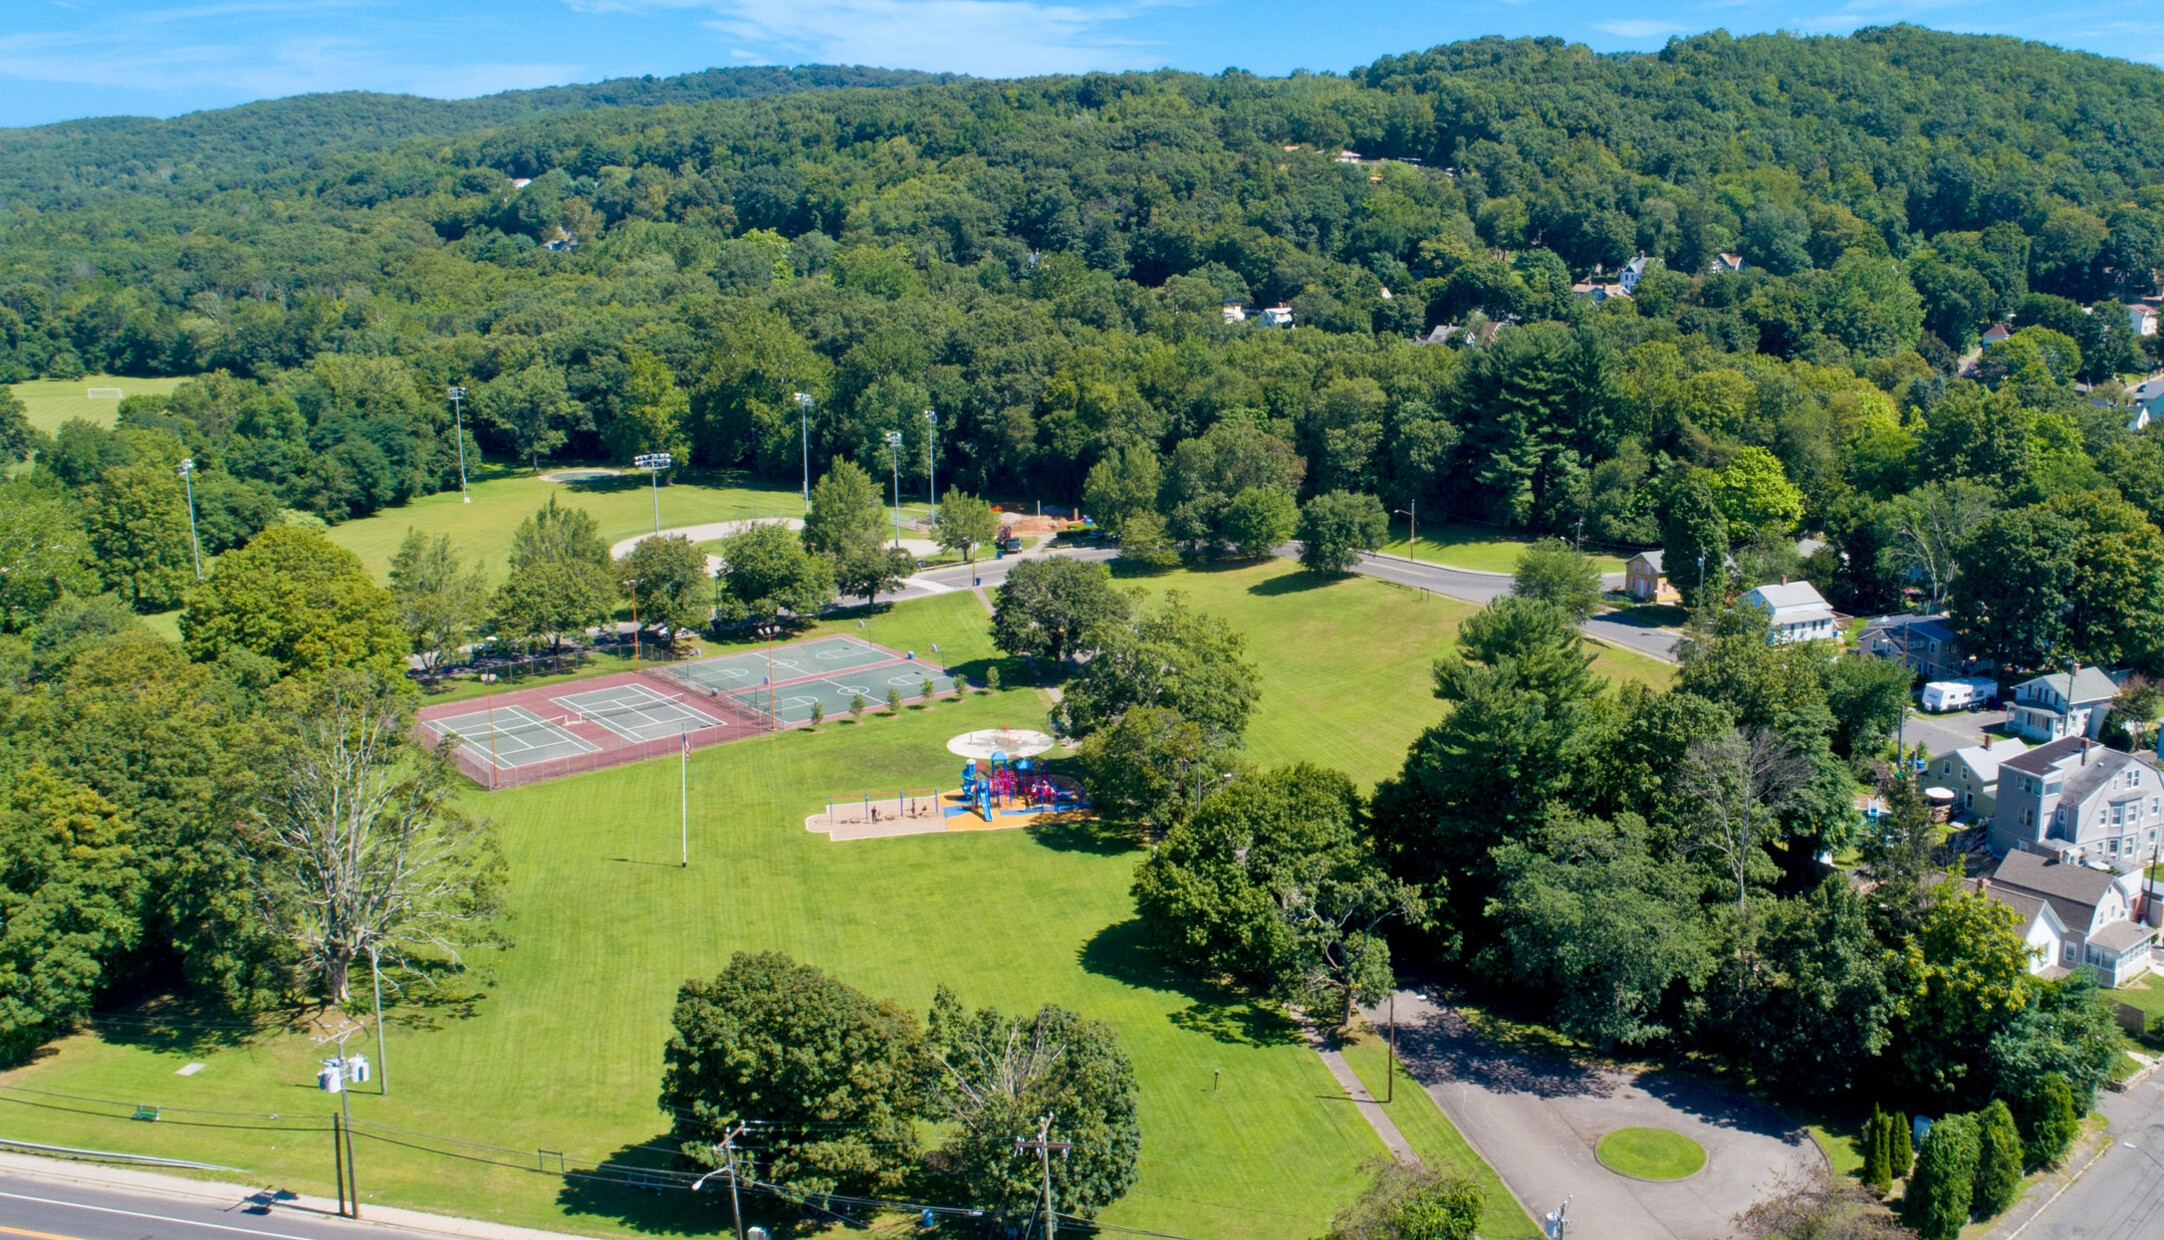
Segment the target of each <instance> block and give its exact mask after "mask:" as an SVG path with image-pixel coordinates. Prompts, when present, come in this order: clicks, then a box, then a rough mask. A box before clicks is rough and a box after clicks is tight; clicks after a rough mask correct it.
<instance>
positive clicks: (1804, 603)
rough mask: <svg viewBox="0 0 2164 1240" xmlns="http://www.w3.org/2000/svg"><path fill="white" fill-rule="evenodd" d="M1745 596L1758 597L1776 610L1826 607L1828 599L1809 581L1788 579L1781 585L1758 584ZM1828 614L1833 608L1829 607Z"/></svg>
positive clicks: (1764, 603)
mask: <svg viewBox="0 0 2164 1240" xmlns="http://www.w3.org/2000/svg"><path fill="white" fill-rule="evenodd" d="M1743 597H1745V598H1756V599H1757V600H1758V601H1759V603H1760V604H1761V605H1763V606H1765V607H1768V608H1771V609H1772V610H1774V611H1780V610H1782V609H1784V608H1789V607H1825V606H1826V600H1825V598H1824V596H1822V595H1820V594H1819V592H1818V590H1817V588H1816V587H1814V586H1813V585H1812V584H1811V583H1810V582H1808V581H1787V582H1782V583H1781V584H1779V585H1771V586H1757V587H1754V588H1752V589H1751V590H1748V591H1746V592H1745V593H1744V596H1743ZM1828 614H1829V615H1830V614H1832V613H1831V609H1830V608H1829V609H1828Z"/></svg>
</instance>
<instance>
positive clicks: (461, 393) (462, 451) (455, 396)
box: [449, 385, 473, 504]
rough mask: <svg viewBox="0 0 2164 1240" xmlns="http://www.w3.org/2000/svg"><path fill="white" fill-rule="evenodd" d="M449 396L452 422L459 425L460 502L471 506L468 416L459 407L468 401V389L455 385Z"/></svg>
mask: <svg viewBox="0 0 2164 1240" xmlns="http://www.w3.org/2000/svg"><path fill="white" fill-rule="evenodd" d="M449 395H450V397H451V420H452V421H453V422H454V423H456V424H457V425H458V502H459V503H461V504H470V503H472V502H473V496H471V495H468V494H466V415H465V414H464V413H463V412H461V411H460V409H459V407H458V402H460V401H462V400H464V399H466V389H465V388H462V387H458V386H456V385H454V386H453V387H452V388H451V389H450V392H449Z"/></svg>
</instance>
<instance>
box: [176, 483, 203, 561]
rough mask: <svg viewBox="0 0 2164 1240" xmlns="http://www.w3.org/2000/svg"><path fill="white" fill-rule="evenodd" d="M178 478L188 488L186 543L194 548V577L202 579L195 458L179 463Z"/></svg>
mask: <svg viewBox="0 0 2164 1240" xmlns="http://www.w3.org/2000/svg"><path fill="white" fill-rule="evenodd" d="M180 480H181V482H182V483H183V484H184V485H185V486H186V487H187V488H188V545H189V546H191V547H193V548H194V549H195V579H196V580H197V581H198V582H200V581H202V580H203V540H202V538H201V537H199V536H198V535H197V534H196V532H195V458H194V457H192V456H191V457H189V458H188V459H187V460H184V461H182V462H181V463H180Z"/></svg>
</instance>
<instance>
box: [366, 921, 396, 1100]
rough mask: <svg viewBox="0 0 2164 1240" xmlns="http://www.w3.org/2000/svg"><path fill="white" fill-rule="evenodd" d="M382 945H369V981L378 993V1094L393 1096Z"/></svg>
mask: <svg viewBox="0 0 2164 1240" xmlns="http://www.w3.org/2000/svg"><path fill="white" fill-rule="evenodd" d="M380 953H381V947H380V945H378V944H376V943H373V942H371V943H370V944H369V945H368V981H369V984H370V985H371V986H373V987H374V988H375V991H376V1093H377V1094H378V1095H379V1096H382V1097H386V1098H388V1097H390V1094H391V1057H390V1056H389V1055H388V1054H386V1053H385V1052H384V1049H383V961H382V958H381V955H380Z"/></svg>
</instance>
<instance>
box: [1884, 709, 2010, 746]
mask: <svg viewBox="0 0 2164 1240" xmlns="http://www.w3.org/2000/svg"><path fill="white" fill-rule="evenodd" d="M2005 722H2006V712H2005V711H2003V710H1974V711H1970V710H1956V711H1949V712H1947V713H1946V714H1943V715H1927V714H1924V713H1923V712H1921V711H1916V710H1911V711H1910V712H1909V718H1908V724H1907V726H1906V727H1905V728H1904V729H1903V731H1902V740H1901V743H1902V744H1903V745H1905V746H1907V747H1908V748H1910V749H1914V748H1915V747H1916V742H1918V741H1922V742H1923V743H1924V744H1925V745H1926V746H1927V747H1929V749H1930V750H1931V756H1932V757H1934V758H1936V757H1938V756H1939V755H1940V754H1947V753H1952V752H1953V751H1955V750H1956V749H1973V748H1975V747H1976V746H1978V745H1981V744H1983V739H1984V733H1985V732H1986V731H1987V730H1989V731H1994V732H1997V730H1998V729H1999V728H2000V727H2001V725H2003V724H2004V723H2005Z"/></svg>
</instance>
